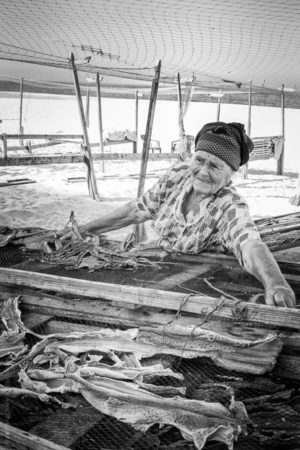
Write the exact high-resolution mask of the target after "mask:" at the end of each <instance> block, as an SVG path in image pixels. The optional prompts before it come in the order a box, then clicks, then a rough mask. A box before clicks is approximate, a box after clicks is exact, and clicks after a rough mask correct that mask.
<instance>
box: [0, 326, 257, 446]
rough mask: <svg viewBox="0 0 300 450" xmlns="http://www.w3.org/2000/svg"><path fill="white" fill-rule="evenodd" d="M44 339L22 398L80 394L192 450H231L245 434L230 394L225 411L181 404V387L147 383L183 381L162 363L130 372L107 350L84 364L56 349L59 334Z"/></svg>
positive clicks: (23, 380) (243, 417) (24, 378)
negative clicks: (212, 448) (209, 447)
mask: <svg viewBox="0 0 300 450" xmlns="http://www.w3.org/2000/svg"><path fill="white" fill-rule="evenodd" d="M77 334H78V333H77ZM100 334H101V333H100ZM105 334H107V335H110V337H111V336H112V330H110V331H109V330H108V333H106V331H104V330H103V333H102V335H103V336H105ZM123 334H125V336H127V337H128V336H129V335H133V334H134V333H133V332H132V330H130V333H128V332H127V334H126V331H125V332H120V331H118V332H117V333H116V338H117V339H119V340H120V341H122V340H123V339H122V338H123V337H124V335H123ZM98 335H99V333H98ZM73 336H74V335H73ZM67 338H68V337H67ZM48 339H49V345H48V346H46V347H44V349H43V350H42V352H41V353H40V354H39V355H37V356H35V358H34V359H33V360H32V361H31V362H30V363H28V365H27V367H26V368H25V369H21V370H20V372H19V381H20V385H21V388H20V390H21V391H22V392H23V394H24V393H25V395H26V392H28V391H32V392H35V393H37V394H38V395H39V396H40V399H41V400H43V397H42V396H43V395H46V396H50V395H53V394H55V393H59V394H65V393H67V392H73V393H77V394H81V395H82V396H83V397H84V398H85V399H86V400H87V401H88V402H89V403H90V404H91V405H92V406H93V407H95V408H96V409H98V410H99V411H101V412H102V413H104V414H107V415H110V416H113V417H115V418H116V419H118V420H120V421H122V422H125V423H128V424H130V425H132V426H133V427H134V428H135V429H137V430H141V431H143V432H145V431H147V430H148V429H149V428H150V427H151V426H152V425H154V424H159V425H160V426H163V425H171V426H174V427H176V428H178V429H179V430H180V432H181V434H182V436H183V437H184V438H185V439H187V440H189V441H193V442H194V444H195V446H196V448H197V449H202V448H203V447H204V445H205V443H206V441H207V440H217V441H221V442H224V443H225V444H226V445H227V447H228V448H229V449H233V442H234V441H235V440H236V439H237V438H238V436H239V434H240V433H244V432H245V431H246V424H247V422H248V417H247V413H246V410H245V408H244V406H243V404H242V403H241V402H236V401H235V399H234V395H233V394H231V399H230V405H229V407H225V406H224V405H222V404H221V403H218V402H205V401H199V400H190V399H186V398H184V397H182V396H181V395H184V394H185V388H184V387H176V386H164V385H162V386H161V385H156V384H151V383H149V381H151V380H152V379H153V378H156V379H157V377H171V378H173V379H177V380H179V381H181V382H182V381H183V375H182V374H180V373H176V372H174V371H173V370H171V369H166V368H164V367H163V366H162V365H161V364H155V365H147V366H142V365H141V364H139V366H138V367H136V364H134V366H133V367H131V366H130V365H128V364H129V362H130V360H128V359H125V360H123V359H122V352H121V353H120V357H118V356H117V355H116V354H115V353H112V352H111V351H110V350H108V351H107V352H105V351H102V352H101V353H102V357H103V360H101V362H99V361H95V360H94V359H91V360H89V358H88V352H85V353H84V355H82V352H81V350H82V349H81V350H80V352H79V353H80V355H81V357H80V358H78V357H76V356H74V355H71V356H70V353H69V352H68V351H65V350H64V349H63V348H64V346H61V345H60V342H61V339H62V335H60V336H57V341H53V336H52V337H51V338H48ZM70 339H74V337H70ZM77 339H78V337H77ZM82 339H84V336H82ZM67 340H68V339H67ZM63 342H64V341H63ZM94 351H97V350H95V349H94ZM43 356H45V359H43ZM83 356H84V357H83ZM105 361H106V362H105ZM111 363H113V364H112V365H111ZM0 391H1V386H0ZM0 395H1V392H0ZM170 395H171V396H170ZM174 395H175V396H174ZM46 398H47V397H46ZM47 401H48V398H47ZM62 406H64V407H67V406H68V405H67V404H63V405H62Z"/></svg>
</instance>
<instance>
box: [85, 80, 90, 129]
mask: <svg viewBox="0 0 300 450" xmlns="http://www.w3.org/2000/svg"><path fill="white" fill-rule="evenodd" d="M85 121H86V126H87V128H88V127H89V126H90V88H87V91H86V101H85Z"/></svg>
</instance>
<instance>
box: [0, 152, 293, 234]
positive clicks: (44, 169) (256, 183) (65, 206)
mask: <svg viewBox="0 0 300 450" xmlns="http://www.w3.org/2000/svg"><path fill="white" fill-rule="evenodd" d="M173 163H174V160H173V161H169V160H164V161H149V163H148V170H147V173H148V176H147V180H146V185H145V189H148V188H150V187H151V186H152V185H153V184H154V183H155V182H156V181H157V180H158V178H159V177H160V176H161V175H162V174H163V173H164V172H165V170H166V169H167V168H168V167H170V165H171V164H173ZM275 164H276V162H275V161H274V160H269V161H263V162H262V161H258V162H253V163H251V164H250V173H249V175H248V179H246V180H244V179H243V178H242V176H241V173H237V174H236V175H235V176H234V180H233V181H234V184H235V186H236V187H237V189H238V190H239V192H240V193H241V194H242V195H243V197H244V198H245V199H246V200H247V202H248V204H249V208H250V211H251V213H252V215H253V217H254V218H261V217H266V216H274V215H280V214H286V213H292V212H297V211H299V207H296V206H293V205H291V204H290V198H291V197H292V196H293V195H294V193H295V187H296V183H297V178H296V177H297V173H296V172H295V173H289V176H277V175H275V173H274V169H275V168H276V165H275ZM258 167H259V169H260V170H257V168H258ZM262 169H265V172H262ZM139 171H140V161H125V160H122V161H107V162H105V172H104V173H103V172H102V164H101V163H100V162H96V163H95V172H96V177H97V184H98V190H99V193H100V197H101V201H99V202H97V201H95V200H93V199H91V198H90V197H89V195H88V188H87V183H86V180H85V177H86V169H85V166H84V165H83V164H61V165H48V166H29V167H28V166H18V167H3V168H1V170H0V183H4V182H6V181H8V180H17V179H20V178H28V179H30V180H33V181H35V183H32V184H22V185H12V186H7V187H0V223H1V224H2V225H7V226H11V227H27V226H28V227H34V226H35V227H42V228H45V229H52V230H53V229H61V228H63V227H64V226H65V225H66V223H67V221H68V219H69V216H70V213H71V211H74V213H75V217H76V218H77V221H78V223H79V224H81V223H85V222H87V221H89V220H92V219H95V218H96V217H99V216H100V215H102V214H105V213H107V212H108V211H110V210H112V209H114V208H117V207H118V206H119V205H121V204H123V203H124V202H126V201H128V200H130V199H133V198H135V197H136V193H137V187H138V176H139ZM149 225H150V224H147V229H148V231H149V230H151V227H150V226H149ZM129 231H130V230H129V229H122V230H119V231H114V232H112V233H110V236H111V237H114V238H118V239H119V238H120V239H123V238H125V237H126V236H127V234H128V232H129Z"/></svg>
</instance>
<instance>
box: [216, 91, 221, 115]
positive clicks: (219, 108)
mask: <svg viewBox="0 0 300 450" xmlns="http://www.w3.org/2000/svg"><path fill="white" fill-rule="evenodd" d="M221 102H222V91H221V89H220V90H219V96H218V107H217V122H219V121H220V112H221Z"/></svg>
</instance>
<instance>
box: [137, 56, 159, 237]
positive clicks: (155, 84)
mask: <svg viewBox="0 0 300 450" xmlns="http://www.w3.org/2000/svg"><path fill="white" fill-rule="evenodd" d="M160 68H161V61H160V60H159V62H158V65H157V66H156V69H155V76H154V79H153V81H152V87H151V95H150V101H149V109H148V117H147V124H146V132H145V137H144V141H143V150H142V161H141V170H140V177H139V185H138V190H137V198H139V197H140V196H141V195H142V194H143V192H144V187H145V179H146V171H147V163H148V158H149V147H150V141H151V134H152V128H153V120H154V113H155V106H156V100H157V91H158V85H159V79H160ZM142 233H143V229H142V227H139V226H138V225H135V226H134V229H133V235H134V238H135V242H136V243H138V242H140V240H141V237H142Z"/></svg>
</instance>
